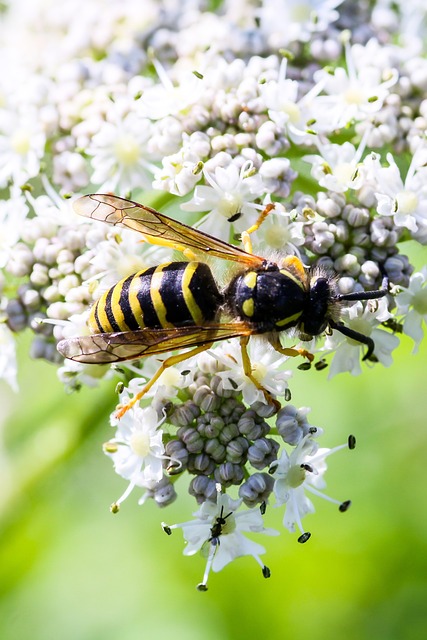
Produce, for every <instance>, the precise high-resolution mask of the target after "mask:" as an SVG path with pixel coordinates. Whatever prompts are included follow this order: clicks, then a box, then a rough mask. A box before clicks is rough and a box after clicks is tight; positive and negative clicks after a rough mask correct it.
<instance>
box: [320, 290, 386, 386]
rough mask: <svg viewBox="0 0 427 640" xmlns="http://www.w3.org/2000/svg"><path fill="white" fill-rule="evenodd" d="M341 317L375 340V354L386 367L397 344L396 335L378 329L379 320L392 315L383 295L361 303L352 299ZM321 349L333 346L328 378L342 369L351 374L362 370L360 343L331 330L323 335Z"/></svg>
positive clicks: (329, 348) (362, 348)
mask: <svg viewBox="0 0 427 640" xmlns="http://www.w3.org/2000/svg"><path fill="white" fill-rule="evenodd" d="M342 316H343V320H344V323H345V325H346V326H347V327H349V328H350V329H352V330H353V331H357V332H358V333H360V334H362V335H364V336H368V337H370V338H372V340H373V341H374V343H375V351H374V355H375V357H376V358H377V359H378V360H379V362H381V364H382V365H384V366H385V367H389V366H390V365H391V364H392V361H393V359H392V356H391V353H392V351H394V349H396V347H397V346H398V345H399V338H398V337H397V336H395V335H393V334H391V333H390V332H388V331H385V330H383V329H380V328H378V325H379V324H380V323H381V322H385V321H386V320H388V319H389V318H391V317H392V315H391V313H390V312H389V311H388V308H387V298H380V299H379V300H374V301H372V300H371V301H369V302H368V303H367V304H366V305H365V306H363V304H362V302H355V303H354V304H352V305H351V306H349V307H346V308H345V309H343V313H342ZM324 349H325V350H326V351H328V350H334V349H335V353H334V357H333V359H332V362H331V366H330V369H329V378H332V377H333V376H334V375H336V374H337V373H341V372H343V371H348V372H350V373H351V374H352V375H353V376H357V375H360V374H361V373H362V367H361V356H362V354H363V352H364V351H365V350H366V346H365V345H364V344H362V343H360V342H357V341H356V340H353V339H351V338H347V337H345V336H344V335H343V334H341V333H340V332H339V331H337V330H335V331H333V333H332V335H331V336H327V337H326V341H325V347H324Z"/></svg>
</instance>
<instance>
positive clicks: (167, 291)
mask: <svg viewBox="0 0 427 640" xmlns="http://www.w3.org/2000/svg"><path fill="white" fill-rule="evenodd" d="M221 302H222V296H221V294H220V293H219V291H218V287H217V285H216V282H215V280H214V279H213V276H212V273H211V271H210V269H209V267H208V266H207V265H206V264H204V263H201V262H168V263H166V264H161V265H159V266H158V267H150V268H149V269H145V270H144V271H138V273H135V274H134V275H131V276H129V277H128V278H125V279H124V280H121V281H120V282H118V283H117V284H116V285H114V287H111V289H109V290H108V291H106V293H104V294H103V295H102V296H101V297H100V298H99V300H98V301H97V302H95V304H94V305H93V307H92V310H91V313H90V317H89V321H88V324H89V328H90V330H91V332H92V333H111V332H114V331H136V330H137V329H142V328H143V327H150V328H156V327H163V328H168V327H179V326H182V325H202V324H205V323H206V322H209V321H212V320H214V319H215V317H216V314H217V311H218V308H219V306H220V304H221Z"/></svg>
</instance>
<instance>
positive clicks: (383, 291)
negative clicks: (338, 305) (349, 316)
mask: <svg viewBox="0 0 427 640" xmlns="http://www.w3.org/2000/svg"><path fill="white" fill-rule="evenodd" d="M387 293H388V278H387V276H384V278H383V280H382V283H381V288H380V289H376V290H375V291H355V292H354V293H342V294H339V295H337V296H336V297H335V300H337V301H338V302H340V301H341V300H348V301H349V302H350V301H352V300H374V299H375V298H383V297H384V296H385V295H387Z"/></svg>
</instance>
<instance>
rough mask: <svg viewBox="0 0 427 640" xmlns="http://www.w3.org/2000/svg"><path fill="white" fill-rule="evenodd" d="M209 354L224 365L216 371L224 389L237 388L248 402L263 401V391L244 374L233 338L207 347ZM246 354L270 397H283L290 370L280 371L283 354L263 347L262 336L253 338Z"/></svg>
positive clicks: (265, 401)
mask: <svg viewBox="0 0 427 640" xmlns="http://www.w3.org/2000/svg"><path fill="white" fill-rule="evenodd" d="M209 353H210V355H211V356H212V357H213V358H215V359H216V360H219V362H220V363H221V364H222V365H223V366H224V367H225V371H218V373H217V374H216V375H217V376H218V377H219V378H221V380H222V384H223V386H224V388H225V389H233V390H235V391H237V390H238V391H241V392H242V395H243V401H244V402H245V403H246V404H248V405H252V404H254V403H255V402H263V403H264V404H266V403H267V400H266V398H265V395H264V393H263V392H262V391H261V390H260V389H258V388H257V387H256V386H255V384H254V383H253V382H252V380H250V379H249V378H248V377H247V376H246V375H245V372H244V368H243V363H242V352H241V349H240V345H239V344H238V342H237V341H235V340H234V341H231V342H224V343H223V344H222V345H220V346H219V347H218V348H216V349H211V350H209ZM248 353H249V356H250V361H251V367H252V375H253V376H254V378H255V379H256V380H257V381H258V382H259V383H260V385H262V387H263V388H264V389H266V390H267V391H268V392H269V393H271V394H272V395H273V396H283V394H284V393H285V392H286V389H287V388H288V380H289V378H290V377H291V375H292V373H291V371H282V370H281V366H282V365H283V363H284V362H285V360H286V359H285V358H284V356H282V355H281V354H279V353H278V352H277V351H274V349H273V348H272V347H269V346H267V345H266V343H265V342H264V341H263V340H262V339H261V340H256V339H255V338H252V340H251V342H250V344H249V345H248Z"/></svg>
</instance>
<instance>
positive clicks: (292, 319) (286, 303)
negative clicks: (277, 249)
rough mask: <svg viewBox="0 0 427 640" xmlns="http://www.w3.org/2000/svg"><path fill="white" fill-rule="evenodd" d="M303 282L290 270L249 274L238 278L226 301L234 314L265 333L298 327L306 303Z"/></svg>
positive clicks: (233, 283) (270, 270)
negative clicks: (290, 273) (292, 275)
mask: <svg viewBox="0 0 427 640" xmlns="http://www.w3.org/2000/svg"><path fill="white" fill-rule="evenodd" d="M306 296H307V293H306V291H305V290H304V287H303V285H302V283H301V282H300V281H299V280H298V279H297V278H293V277H290V275H289V272H288V271H286V270H279V267H277V268H276V269H274V270H273V269H271V268H270V269H269V270H263V271H261V270H259V271H249V272H247V273H245V274H241V275H239V276H237V277H236V278H235V279H234V280H233V281H232V283H231V284H230V287H229V289H228V291H227V294H226V298H227V300H228V303H229V305H230V307H231V311H232V313H233V314H236V315H237V316H238V317H240V318H241V319H243V320H248V321H250V322H254V323H257V324H258V325H259V328H260V329H262V330H263V331H268V330H279V331H281V330H284V329H287V328H288V327H292V326H295V325H296V324H297V323H298V321H299V318H300V316H301V314H302V313H303V310H304V307H305V304H306Z"/></svg>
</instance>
